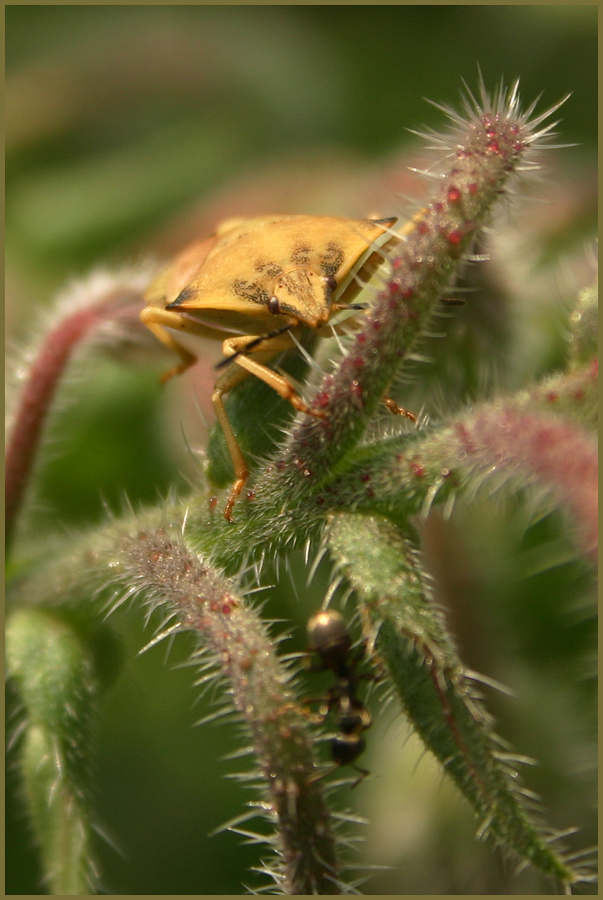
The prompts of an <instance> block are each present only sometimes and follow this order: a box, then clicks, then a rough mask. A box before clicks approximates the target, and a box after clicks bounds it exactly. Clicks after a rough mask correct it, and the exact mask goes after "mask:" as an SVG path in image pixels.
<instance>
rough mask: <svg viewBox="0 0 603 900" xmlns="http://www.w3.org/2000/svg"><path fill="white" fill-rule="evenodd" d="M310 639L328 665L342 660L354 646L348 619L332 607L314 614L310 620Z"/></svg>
mask: <svg viewBox="0 0 603 900" xmlns="http://www.w3.org/2000/svg"><path fill="white" fill-rule="evenodd" d="M308 639H309V641H310V646H311V648H312V649H313V650H315V651H316V652H317V653H319V654H320V655H321V656H322V658H323V660H324V662H325V664H326V665H327V666H333V665H334V664H337V663H339V662H342V661H343V660H344V659H345V658H346V656H347V655H348V653H349V650H350V647H351V646H352V639H351V637H350V635H349V634H348V626H347V622H346V620H345V619H344V618H343V616H342V615H341V613H338V612H335V610H332V609H327V610H324V611H323V612H319V613H316V615H315V616H312V618H311V619H310V621H309V622H308Z"/></svg>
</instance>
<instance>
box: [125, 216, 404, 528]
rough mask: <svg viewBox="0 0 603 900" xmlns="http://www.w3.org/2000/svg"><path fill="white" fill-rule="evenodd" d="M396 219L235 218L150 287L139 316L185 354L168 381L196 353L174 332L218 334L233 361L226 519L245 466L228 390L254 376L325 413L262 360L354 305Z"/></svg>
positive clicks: (228, 380)
mask: <svg viewBox="0 0 603 900" xmlns="http://www.w3.org/2000/svg"><path fill="white" fill-rule="evenodd" d="M395 221H396V219H395V218H389V219H358V220H356V219H340V218H334V217H329V216H263V217H259V218H254V219H231V220H228V221H226V222H224V223H222V224H221V225H220V227H219V228H218V229H217V230H216V231H215V232H214V234H212V235H211V236H210V237H208V238H206V239H205V240H203V241H200V242H197V243H195V244H193V245H191V246H190V247H188V248H187V249H186V250H184V251H183V253H182V254H181V255H180V256H179V257H178V258H177V259H176V260H175V262H174V263H173V264H172V265H171V266H169V267H168V268H166V269H165V270H164V271H163V272H161V273H160V274H159V276H158V277H157V278H156V279H155V281H154V282H153V283H152V284H151V285H150V287H149V289H148V291H147V293H146V296H145V300H146V303H147V306H146V307H145V309H143V311H142V313H141V319H142V321H143V322H144V323H145V324H146V325H147V326H148V327H149V328H150V329H151V331H152V332H153V333H154V334H155V335H156V336H157V337H158V338H159V340H160V341H162V342H163V343H164V344H165V345H166V346H167V347H169V348H170V349H171V350H173V351H175V352H176V353H177V354H178V356H179V357H180V360H181V362H180V364H179V365H177V366H174V368H172V369H170V370H169V371H168V372H166V373H165V374H164V375H163V377H162V381H167V380H168V379H169V378H170V377H172V376H173V375H176V374H179V373H181V372H183V371H185V370H186V369H187V368H188V367H189V366H191V365H192V364H193V363H194V362H195V361H196V357H195V356H194V355H193V354H192V353H191V352H190V351H189V350H188V349H186V348H185V347H184V346H183V345H182V343H181V342H180V341H179V340H178V339H177V338H176V337H174V335H173V333H172V331H177V332H187V333H189V334H193V335H199V336H201V337H208V338H212V339H213V340H219V341H222V350H223V352H224V356H225V357H226V359H225V362H224V364H225V365H226V366H227V368H226V370H225V372H224V373H223V375H221V376H220V377H219V378H218V380H217V381H216V384H215V387H214V392H213V395H212V402H213V404H214V408H215V410H216V415H217V417H218V421H219V422H220V425H221V427H222V430H223V432H224V436H225V438H226V443H227V446H228V450H229V453H230V456H231V459H232V462H233V465H234V469H235V483H234V485H233V488H232V491H231V495H230V498H229V500H228V503H227V505H226V509H225V512H224V514H225V516H226V518H227V519H228V520H229V521H230V518H231V514H232V508H233V506H234V503H235V501H236V498H237V497H238V496H239V494H240V493H241V491H242V489H243V487H244V485H245V482H246V481H247V478H248V475H249V471H248V468H247V465H246V463H245V459H244V457H243V453H242V451H241V449H240V447H239V444H238V442H237V439H236V437H235V434H234V432H233V430H232V426H231V425H230V422H229V420H228V416H227V414H226V410H225V408H224V403H223V399H222V398H223V395H224V394H226V393H228V391H230V390H231V389H232V388H233V387H235V385H237V384H239V383H240V382H241V381H243V380H244V379H245V378H247V377H248V376H249V375H255V376H256V377H257V378H260V379H261V380H262V381H265V382H266V383H267V384H268V385H270V386H271V387H272V388H273V389H274V390H275V391H277V393H279V394H280V395H281V396H282V397H284V398H285V399H287V400H289V401H290V403H291V404H292V405H293V406H294V407H295V409H298V410H300V411H302V412H305V413H307V414H309V415H313V416H316V417H318V418H319V417H320V416H321V413H320V412H318V411H316V410H314V409H311V408H310V407H308V406H306V404H305V403H304V402H303V400H302V399H301V398H300V397H299V396H298V394H297V393H296V392H295V390H294V388H293V386H292V385H291V384H290V382H289V381H288V380H287V379H286V378H285V377H284V376H282V375H279V374H278V373H277V372H275V371H274V370H273V369H270V368H268V366H267V365H266V363H267V362H269V361H270V360H271V359H272V358H273V357H274V356H276V354H277V353H279V352H281V351H282V350H287V349H289V348H291V347H293V346H295V340H296V339H297V337H298V335H299V333H300V332H301V330H302V329H303V328H304V327H309V328H312V329H316V330H319V331H320V329H321V328H322V327H323V326H325V325H327V324H328V323H329V321H330V319H331V318H332V317H333V316H334V314H335V313H337V312H339V311H340V310H344V309H349V308H352V309H353V308H354V307H353V306H351V302H352V300H353V298H354V296H355V295H356V294H357V293H358V291H359V290H360V280H361V279H362V280H367V279H368V278H370V276H371V274H372V273H373V272H374V270H375V268H376V267H377V266H378V264H379V263H380V262H381V256H380V254H379V253H378V252H377V251H378V249H379V248H380V247H382V246H383V245H384V244H386V243H388V242H390V241H395V240H397V239H398V238H397V236H395V235H393V234H392V233H391V232H390V231H389V229H390V228H391V226H392V225H393V224H394V222H395ZM168 329H171V330H172V331H168Z"/></svg>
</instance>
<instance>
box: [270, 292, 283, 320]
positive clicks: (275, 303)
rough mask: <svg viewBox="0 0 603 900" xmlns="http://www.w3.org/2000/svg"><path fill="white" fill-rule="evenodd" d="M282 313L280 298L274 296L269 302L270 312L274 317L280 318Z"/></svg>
mask: <svg viewBox="0 0 603 900" xmlns="http://www.w3.org/2000/svg"><path fill="white" fill-rule="evenodd" d="M280 311H281V304H280V303H279V299H278V297H274V296H272V297H271V298H270V300H269V301H268V312H271V313H272V314H273V315H275V316H278V314H279V313H280Z"/></svg>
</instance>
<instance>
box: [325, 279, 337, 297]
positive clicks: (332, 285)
mask: <svg viewBox="0 0 603 900" xmlns="http://www.w3.org/2000/svg"><path fill="white" fill-rule="evenodd" d="M323 281H324V283H325V285H326V286H327V288H328V290H329V293H330V294H332V293H333V291H334V290H335V288H336V287H337V279H336V278H335V276H334V275H325V277H324V278H323Z"/></svg>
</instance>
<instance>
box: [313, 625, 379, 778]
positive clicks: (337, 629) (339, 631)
mask: <svg viewBox="0 0 603 900" xmlns="http://www.w3.org/2000/svg"><path fill="white" fill-rule="evenodd" d="M308 638H309V642H310V649H311V650H313V651H314V652H316V653H318V654H319V656H320V657H321V664H320V665H319V666H311V667H310V669H309V670H310V671H322V670H324V669H331V670H332V671H333V672H334V673H335V675H336V677H337V684H336V685H334V686H333V687H331V688H329V691H328V693H327V696H326V698H325V701H324V703H323V706H322V707H321V709H320V716H321V720H322V719H324V718H325V717H326V716H327V715H328V713H330V712H332V713H334V715H335V717H336V719H337V724H338V726H339V734H336V735H335V736H334V737H332V738H331V756H332V758H333V762H334V764H335V765H334V767H333V768H337V767H338V766H346V765H351V766H353V768H354V769H356V771H357V772H360V778H358V779H357V781H356V782H355V783H354V784H353V785H352V787H356V785H357V784H359V783H360V782H361V781H362V779H363V778H366V776H367V775H368V774H369V772H368V771H367V770H366V769H362V768H360V766H358V765H356V762H355V760H356V758H357V757H358V756H360V754H361V753H362V752H363V751H364V749H365V747H366V742H365V740H364V738H363V736H362V732H363V731H366V729H367V728H369V726H370V724H371V721H372V720H371V714H370V712H369V711H368V709H367V708H366V706H365V705H364V703H362V701H361V700H359V699H358V696H357V694H356V689H357V686H358V681H359V679H360V678H370V677H372V676H369V675H358V674H357V672H356V666H357V664H358V662H359V661H360V659H361V658H362V656H363V655H364V651H363V649H362V648H359V650H360V652H359V653H356V654H355V656H352V657H350V650H351V648H352V639H351V637H350V635H349V633H348V627H347V622H346V620H345V619H344V617H343V616H342V615H341V613H338V612H335V611H334V610H325V611H323V612H319V613H316V615H314V616H312V618H311V619H310V620H309V622H308ZM331 771H332V770H331ZM319 777H322V776H319Z"/></svg>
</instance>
